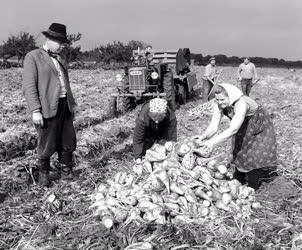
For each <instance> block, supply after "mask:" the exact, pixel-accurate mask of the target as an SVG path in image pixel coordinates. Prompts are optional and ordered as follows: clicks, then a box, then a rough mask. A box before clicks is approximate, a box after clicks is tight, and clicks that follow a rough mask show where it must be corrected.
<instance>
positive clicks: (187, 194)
mask: <svg viewBox="0 0 302 250" xmlns="http://www.w3.org/2000/svg"><path fill="white" fill-rule="evenodd" d="M184 197H185V198H186V199H187V201H188V202H191V203H195V202H197V198H196V195H195V194H194V192H193V190H192V189H190V188H188V189H187V190H186V191H185V195H184Z"/></svg>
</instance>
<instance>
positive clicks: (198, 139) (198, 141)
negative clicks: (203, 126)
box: [191, 135, 206, 147]
mask: <svg viewBox="0 0 302 250" xmlns="http://www.w3.org/2000/svg"><path fill="white" fill-rule="evenodd" d="M205 138H206V136H205V135H195V136H193V137H192V138H191V140H192V141H193V143H194V144H195V145H196V146H198V147H200V146H201V145H202V144H203V140H204V139H205Z"/></svg>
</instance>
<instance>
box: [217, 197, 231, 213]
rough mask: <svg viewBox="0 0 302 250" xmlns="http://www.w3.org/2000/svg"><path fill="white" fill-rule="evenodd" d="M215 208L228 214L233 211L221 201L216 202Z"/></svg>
mask: <svg viewBox="0 0 302 250" xmlns="http://www.w3.org/2000/svg"><path fill="white" fill-rule="evenodd" d="M215 206H216V207H217V208H218V209H221V210H224V211H227V212H230V211H231V209H230V208H229V207H228V206H227V205H225V204H224V203H223V202H222V201H221V200H218V201H216V202H215Z"/></svg>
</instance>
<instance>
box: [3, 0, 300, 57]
mask: <svg viewBox="0 0 302 250" xmlns="http://www.w3.org/2000/svg"><path fill="white" fill-rule="evenodd" d="M1 20H2V21H1V22H0V41H1V42H2V41H5V40H6V39H7V38H8V37H9V35H11V34H17V33H18V32H20V31H26V32H29V33H31V34H33V35H34V36H35V37H36V39H37V41H38V43H42V41H43V35H42V34H41V32H42V31H44V30H47V29H48V27H49V26H50V24H51V23H52V22H60V23H64V24H65V25H66V26H67V32H68V33H77V32H80V33H81V34H82V38H81V40H80V41H79V42H78V44H79V45H81V48H82V51H85V50H89V49H93V48H95V47H97V46H98V45H100V44H107V43H109V42H113V41H122V42H128V41H130V40H139V41H144V42H146V43H148V44H151V45H152V46H153V48H154V49H178V48H190V50H191V52H193V53H201V54H203V55H204V56H205V55H217V54H225V55H227V56H239V57H242V56H260V57H275V58H283V59H286V60H302V0H152V1H147V0H81V1H80V0H47V1H46V0H1Z"/></svg>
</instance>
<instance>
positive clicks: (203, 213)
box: [199, 207, 210, 217]
mask: <svg viewBox="0 0 302 250" xmlns="http://www.w3.org/2000/svg"><path fill="white" fill-rule="evenodd" d="M199 212H200V215H201V216H202V217H205V216H207V215H208V214H209V213H210V210H209V208H208V207H202V208H201V210H200V211H199Z"/></svg>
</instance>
